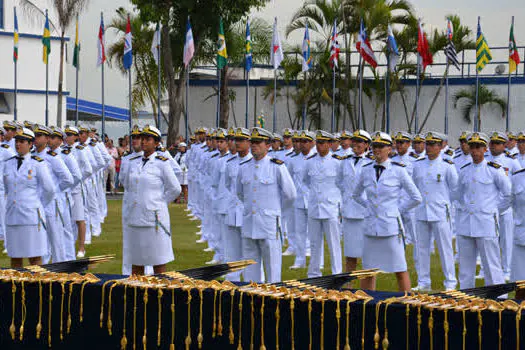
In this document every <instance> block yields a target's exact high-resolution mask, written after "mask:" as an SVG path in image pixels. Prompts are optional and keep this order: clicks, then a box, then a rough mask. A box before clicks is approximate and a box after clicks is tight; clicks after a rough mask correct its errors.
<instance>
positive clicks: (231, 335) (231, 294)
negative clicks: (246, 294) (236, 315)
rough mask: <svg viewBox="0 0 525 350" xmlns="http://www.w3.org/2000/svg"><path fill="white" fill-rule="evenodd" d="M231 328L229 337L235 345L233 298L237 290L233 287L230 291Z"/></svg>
mask: <svg viewBox="0 0 525 350" xmlns="http://www.w3.org/2000/svg"><path fill="white" fill-rule="evenodd" d="M230 297H231V299H230V329H229V334H228V338H229V340H230V344H231V345H233V344H234V343H235V335H234V334H233V298H234V297H235V290H234V289H232V290H231V291H230Z"/></svg>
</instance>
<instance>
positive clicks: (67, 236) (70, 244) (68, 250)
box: [62, 193, 77, 261]
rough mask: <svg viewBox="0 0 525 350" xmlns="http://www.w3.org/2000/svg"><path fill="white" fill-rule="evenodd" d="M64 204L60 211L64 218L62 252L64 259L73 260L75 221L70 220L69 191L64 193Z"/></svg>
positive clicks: (71, 205)
mask: <svg viewBox="0 0 525 350" xmlns="http://www.w3.org/2000/svg"><path fill="white" fill-rule="evenodd" d="M65 196H66V197H65V201H66V202H65V205H64V210H63V211H62V217H63V218H64V254H65V259H66V261H69V260H75V259H76V255H75V241H76V240H77V239H76V235H75V233H76V228H75V226H76V222H74V221H73V220H71V212H72V207H73V201H72V199H71V193H66V194H65Z"/></svg>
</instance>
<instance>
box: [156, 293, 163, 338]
mask: <svg viewBox="0 0 525 350" xmlns="http://www.w3.org/2000/svg"><path fill="white" fill-rule="evenodd" d="M163 294H164V292H163V291H162V289H160V288H158V289H157V308H158V315H159V317H158V324H157V347H160V341H161V337H162V335H161V330H162V295H163Z"/></svg>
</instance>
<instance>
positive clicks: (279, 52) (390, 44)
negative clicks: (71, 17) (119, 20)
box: [13, 7, 522, 138]
mask: <svg viewBox="0 0 525 350" xmlns="http://www.w3.org/2000/svg"><path fill="white" fill-rule="evenodd" d="M13 12H14V29H13V65H14V95H15V96H14V119H15V120H16V119H17V118H18V110H17V95H18V81H17V78H18V75H17V72H18V61H19V47H20V46H19V45H20V43H19V27H18V18H17V12H16V7H15V8H14V11H13ZM480 22H481V21H480V18H479V17H478V24H477V34H476V109H475V111H476V112H475V113H476V121H475V123H474V126H473V129H474V130H475V131H479V126H480V125H479V122H480V121H479V107H480V106H479V74H480V73H481V72H482V71H483V69H484V68H485V66H486V65H487V64H489V63H490V62H491V61H492V53H491V51H490V48H489V46H488V43H487V40H486V38H485V36H484V35H483V32H482V30H481V23H480ZM224 34H225V33H224V27H223V22H222V18H221V19H220V25H219V36H218V43H217V59H216V62H217V70H218V77H217V79H218V84H219V85H218V86H219V89H218V91H219V93H218V100H217V126H218V125H219V116H220V103H221V101H220V93H221V89H220V88H221V81H220V80H221V74H220V71H221V70H222V69H223V68H224V67H225V66H226V65H227V64H228V55H227V51H226V39H225V35H224ZM338 34H339V33H338V29H337V20H334V25H333V30H332V35H331V38H330V55H329V64H330V66H331V68H332V71H333V89H332V103H333V101H334V100H335V81H336V80H335V77H336V69H337V68H338V60H339V54H340V46H339V42H338ZM160 39H161V33H160V23H157V27H156V30H155V34H154V37H153V42H152V46H151V52H152V55H153V58H154V60H155V63H156V64H157V66H158V70H159V72H158V80H159V82H158V90H159V91H158V116H157V125H158V126H159V127H160V121H161V120H160V117H161V108H160V98H161V92H160V90H161V66H160V64H161V62H160V50H161V40H160ZM446 39H447V43H446V45H445V47H444V53H445V56H446V58H447V68H446V69H447V73H448V70H449V69H450V66H453V67H454V68H456V69H457V70H459V69H460V63H459V60H458V57H457V51H456V47H455V45H454V26H453V23H452V21H451V19H450V18H447V27H446ZM97 41H98V42H97V47H98V54H97V66H101V82H102V84H101V85H102V96H101V97H102V134H105V101H104V97H105V93H104V63H105V62H106V53H105V27H104V18H103V13H101V15H100V27H99V31H98V38H97ZM132 41H133V37H132V32H131V23H130V17H129V15H128V18H127V25H126V33H125V36H124V55H123V66H124V68H125V69H126V70H127V71H128V80H129V82H131V77H132V75H131V74H132V72H131V70H132V65H133V63H132V62H133V54H134V53H133V49H132ZM386 47H387V51H386V57H387V73H386V78H385V86H386V87H385V90H386V93H385V106H386V110H385V111H386V115H387V118H386V125H385V128H386V130H387V131H388V130H389V129H390V121H389V114H390V113H389V90H390V83H389V74H390V73H392V72H394V71H395V70H396V66H397V62H398V59H399V56H400V55H399V49H398V46H397V43H396V40H395V37H394V32H393V30H392V28H391V26H390V25H388V35H387V39H386ZM356 48H357V51H358V52H359V54H360V56H359V58H360V68H359V121H358V127H361V121H362V117H363V109H362V108H363V105H362V89H363V83H362V81H363V70H364V63H365V62H366V63H368V64H369V65H370V66H371V67H372V69H375V68H376V67H377V65H378V61H377V59H376V57H375V53H374V50H373V48H372V45H371V42H370V39H369V37H368V35H367V31H366V27H365V23H364V20H363V19H361V25H360V30H359V34H358V38H357V42H356ZM50 54H51V32H50V21H49V14H48V11H47V10H46V11H45V25H44V31H43V34H42V61H43V63H44V64H45V65H46V94H45V95H46V108H45V124H46V125H48V124H49V57H50ZM270 54H271V65H272V68H273V70H274V112H273V125H272V127H273V130H274V131H275V130H276V127H277V109H276V102H277V101H276V99H277V70H278V69H279V68H280V66H281V63H282V61H283V60H284V53H283V47H282V44H281V40H280V37H279V32H278V28H277V17H275V20H274V26H273V37H272V47H271V51H270ZM194 55H195V43H194V38H193V33H192V28H191V24H190V18H189V17H188V21H187V25H186V39H185V44H184V57H183V62H184V67H185V73H186V74H187V78H186V84H187V85H186V112H185V113H186V115H185V124H186V133H185V134H186V138H188V119H189V108H188V101H189V98H188V95H189V72H190V70H191V61H192V59H193V57H194ZM244 56H245V71H246V90H247V91H246V118H245V126H246V127H248V125H249V118H248V116H249V86H250V85H249V84H250V72H251V70H252V68H253V42H252V37H251V31H250V20H249V19H247V21H246V41H245V53H244ZM417 56H418V64H417V85H416V90H417V91H416V103H415V110H414V129H415V130H416V131H419V130H418V127H419V125H418V104H419V101H418V98H419V93H418V91H419V89H420V78H421V74H424V72H425V70H426V67H427V66H429V65H432V64H433V54H432V52H431V51H430V47H429V42H428V38H427V35H426V33H425V31H424V29H423V25H422V23H421V20H419V22H418V40H417ZM302 59H303V61H302V72H304V73H305V76H304V79H305V84H306V83H307V80H308V71H309V70H310V69H311V68H312V65H313V59H312V55H311V46H310V35H309V28H308V23H305V32H304V39H303V43H302ZM361 62H363V63H361ZM521 62H522V61H521V58H520V56H519V53H518V50H517V45H516V40H515V36H514V16H513V17H512V22H511V27H510V34H509V71H508V93H507V100H508V101H510V96H511V85H512V73H514V72H516V70H517V67H518V66H519V65H520V64H521ZM72 63H73V66H74V67H75V68H76V108H75V109H76V115H75V125H77V124H78V113H79V112H78V99H79V91H78V74H79V67H80V42H79V32H78V17H77V21H76V28H75V45H74V51H73V62H72ZM421 69H422V71H421ZM129 82H128V83H129ZM129 89H130V91H129V110H130V111H129V119H130V123H131V119H132V113H131V108H132V100H131V88H129ZM445 91H446V92H445V100H446V102H445V103H446V107H445V126H444V131H445V133H448V130H449V129H448V119H449V118H448V112H449V111H448V95H449V94H448V91H449V89H448V74H446V90H445ZM328 98H329V97H328ZM332 109H333V110H332V122H331V128H332V131H334V130H335V109H334V106H333V107H332ZM306 118H307V101H306V98H305V101H304V106H303V118H302V124H303V128H305V121H306ZM509 122H510V103H507V116H506V129H507V131H508V130H509Z"/></svg>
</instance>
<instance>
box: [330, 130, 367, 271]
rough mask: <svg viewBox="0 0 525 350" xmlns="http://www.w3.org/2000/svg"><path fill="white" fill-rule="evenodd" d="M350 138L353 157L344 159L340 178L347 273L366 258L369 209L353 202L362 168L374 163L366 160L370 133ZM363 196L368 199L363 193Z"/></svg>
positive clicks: (362, 133) (363, 132) (356, 133)
mask: <svg viewBox="0 0 525 350" xmlns="http://www.w3.org/2000/svg"><path fill="white" fill-rule="evenodd" d="M343 135H345V132H343ZM342 137H343V136H342ZM351 139H352V148H353V154H354V155H353V156H352V155H347V156H346V157H344V158H345V159H344V160H343V161H342V166H341V168H340V171H339V176H338V177H339V179H338V181H339V183H340V186H341V187H340V188H341V192H342V198H343V201H342V203H341V214H342V216H343V224H342V230H343V242H344V256H345V271H346V272H351V271H354V270H356V269H357V260H358V259H361V258H362V256H363V237H364V234H365V231H366V230H367V226H366V221H365V218H366V217H367V216H368V215H367V211H368V209H367V208H366V206H362V205H361V204H359V203H357V202H356V201H354V200H353V198H352V193H353V192H354V187H355V185H356V183H357V179H358V178H359V174H360V173H361V170H362V169H363V166H365V165H366V164H368V163H370V162H372V161H373V160H372V159H370V158H369V157H366V152H367V151H368V148H369V146H370V142H371V141H372V138H371V137H370V134H369V133H368V132H366V131H365V130H356V131H354V133H353V134H352V135H351ZM362 196H363V199H364V200H366V194H365V193H364V192H363V193H362Z"/></svg>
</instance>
